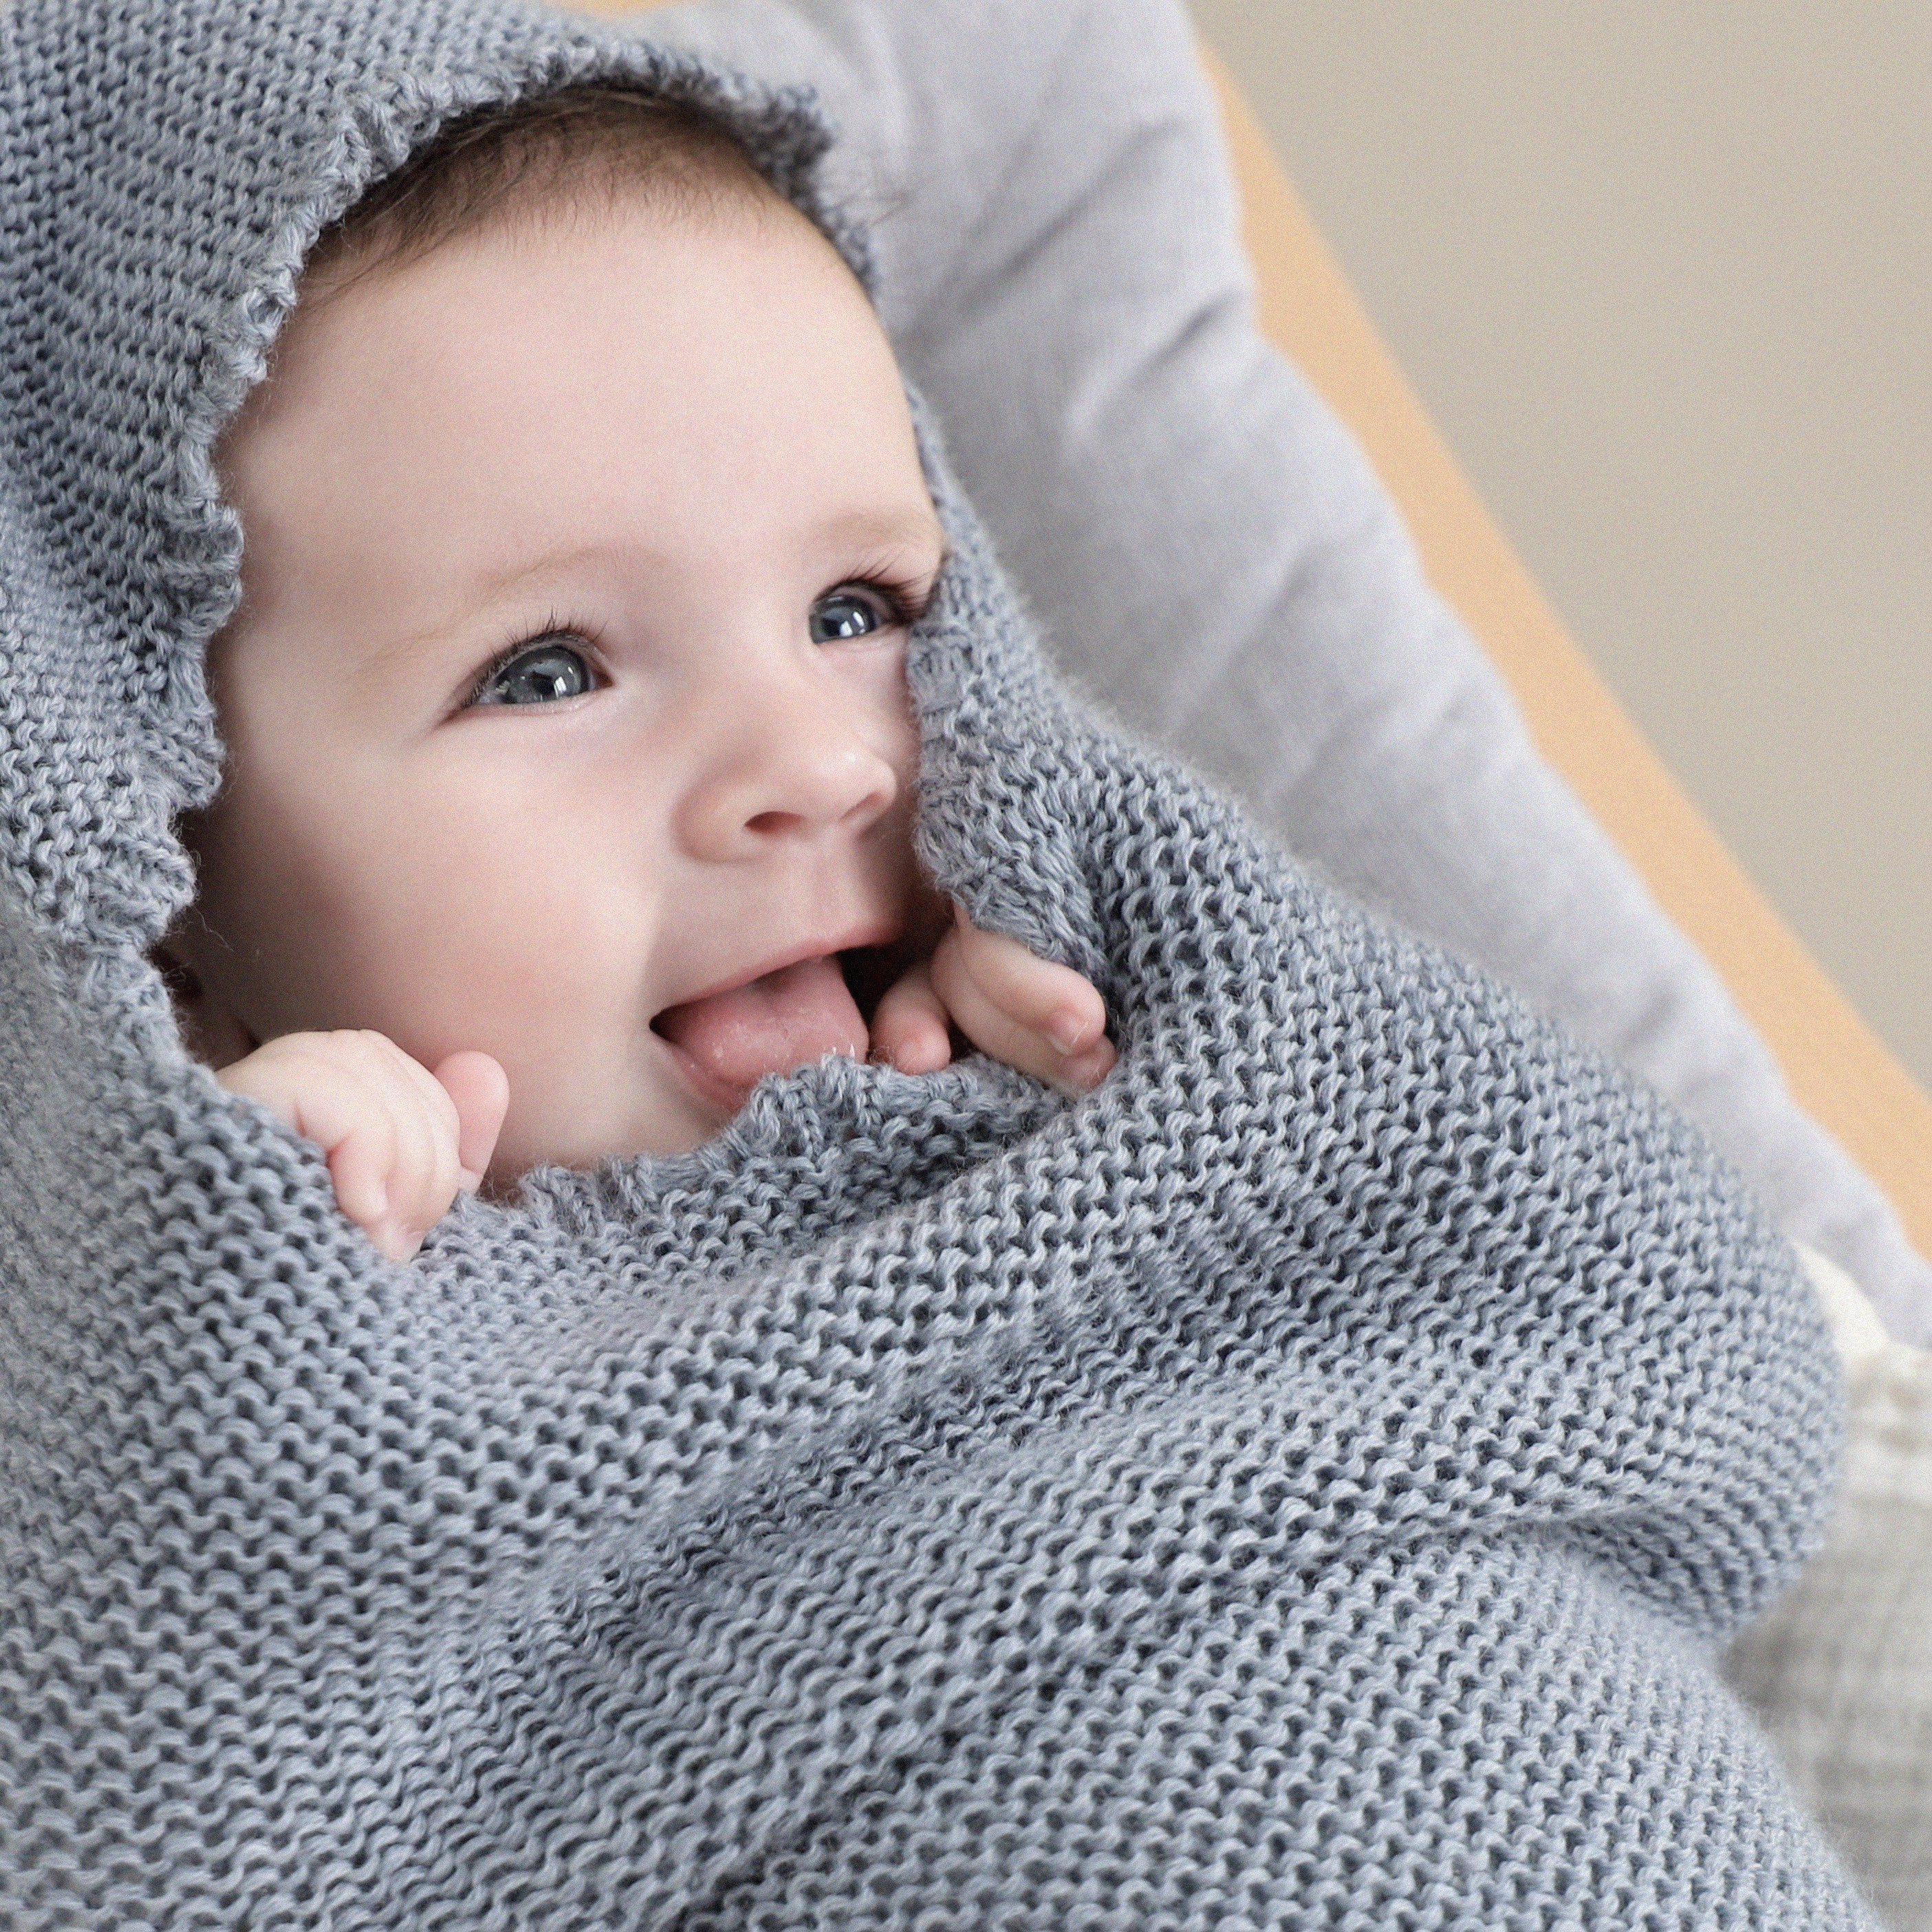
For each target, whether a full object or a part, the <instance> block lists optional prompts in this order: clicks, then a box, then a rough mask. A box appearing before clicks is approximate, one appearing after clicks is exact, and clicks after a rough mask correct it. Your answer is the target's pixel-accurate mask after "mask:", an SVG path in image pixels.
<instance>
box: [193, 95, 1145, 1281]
mask: <svg viewBox="0 0 1932 1932" xmlns="http://www.w3.org/2000/svg"><path fill="white" fill-rule="evenodd" d="M222 467H223V478H224V481H225V484H226V490H227V493H228V494H229V497H230V499H231V500H232V501H233V502H234V503H235V504H236V505H237V507H238V508H239V511H240V513H241V516H242V522H243V524H244V527H245V532H246V535H247V547H246V550H245V562H244V566H243V598H242V604H241V606H240V608H239V612H238V613H237V614H236V616H235V618H234V619H233V621H232V622H230V623H229V625H228V626H227V628H226V631H224V633H223V635H222V636H221V637H220V638H219V639H218V640H217V643H216V645H215V647H214V650H213V652H212V653H211V664H210V676H211V682H212V685H213V689H214V695H215V697H216V700H217V706H218V709H219V712H220V718H221V721H222V725H223V732H224V735H225V737H226V744H227V747H228V751H229V766H228V769H227V774H226V782H225V784H224V785H223V790H222V792H221V793H220V797H219V798H218V799H217V802H215V803H214V805H213V806H212V807H211V808H209V809H208V811H205V813H203V814H200V815H199V817H197V818H196V820H194V821H193V823H191V824H190V826H188V827H187V837H188V843H189V844H190V847H191V849H192V850H193V852H194V853H195V854H196V859H197V860H198V867H199V871H198V877H199V898H198V901H197V902H196V905H195V907H194V908H193V911H192V913H191V914H190V916H189V917H188V918H187V919H185V920H184V921H183V922H181V923H180V925H179V926H178V928H177V929H176V931H175V932H174V934H173V935H172V937H171V939H170V941H169V945H168V947H167V948H166V956H167V963H168V964H169V966H170V967H171V968H172V977H173V983H174V984H175V986H176V988H177V989H178V994H179V997H180V1003H181V1007H182V1010H183V1013H184V1020H185V1022H186V1024H187V1028H188V1031H189V1034H190V1039H191V1040H193V1043H195V1044H196V1046H197V1048H198V1049H199V1051H200V1052H202V1054H203V1055H205V1057H206V1058H208V1059H209V1060H210V1061H211V1062H212V1063H213V1064H214V1065H215V1066H216V1067H217V1068H218V1069H219V1070H220V1079H221V1081H222V1083H223V1085H225V1086H226V1087H228V1088H229V1089H231V1090H232V1091H235V1092H236V1093H239V1094H247V1095H249V1096H251V1097H254V1099H256V1100H259V1101H261V1102H263V1103H265V1104H266V1105H267V1106H269V1108H270V1109H272V1110H273V1111H274V1112H275V1113H277V1114H278V1115H280V1116H281V1118H282V1119H283V1120H284V1121H285V1122H286V1123H287V1124H288V1125H289V1126H290V1127H292V1128H293V1129H294V1130H296V1131H298V1132H299V1133H302V1134H304V1135H305V1136H308V1137H310V1138H311V1139H314V1141H316V1142H319V1143H320V1145H321V1146H322V1147H323V1149H324V1150H325V1151H326V1153H327V1154H328V1157H329V1167H330V1171H331V1175H332V1179H333V1181H334V1183H335V1189H336V1192H337V1195H338V1199H339V1201H340V1202H341V1206H342V1208H343V1209H344V1211H345V1213H347V1214H348V1215H349V1216H350V1218H351V1219H352V1220H354V1221H356V1223H359V1225H360V1226H362V1227H363V1228H364V1229H366V1230H367V1231H368V1233H369V1235H371V1238H373V1239H374V1241H376V1243H377V1245H378V1247H380V1248H381V1249H382V1250H383V1252H384V1253H386V1254H387V1255H389V1256H392V1257H394V1258H398V1259H401V1258H404V1257H407V1256H409V1255H410V1254H413V1253H414V1252H415V1250H416V1248H417V1247H418V1246H419V1244H420V1243H421V1241H422V1238H423V1236H424V1235H425V1232H426V1231H427V1230H428V1229H429V1228H430V1227H431V1226H432V1225H433V1224H434V1223H435V1222H436V1221H437V1220H438V1219H439V1218H440V1217H441V1215H442V1214H443V1213H444V1212H445V1211H446V1209H447V1208H449V1205H450V1204H451V1202H452V1199H454V1197H455V1194H456V1193H457V1192H458V1190H459V1188H467V1189H474V1188H475V1187H478V1185H480V1184H484V1182H486V1181H487V1182H489V1183H492V1184H497V1185H499V1186H500V1185H502V1184H507V1183H508V1182H509V1181H512V1180H513V1179H514V1178H515V1177H516V1176H517V1175H520V1174H522V1173H523V1172H526V1171H527V1170H528V1169H531V1168H532V1167H535V1166H538V1165H540V1164H545V1163H561V1164H565V1165H572V1166H588V1165H590V1164H592V1163H595V1162H596V1161H598V1160H600V1159H602V1158H604V1157H608V1156H616V1155H630V1154H676V1153H680V1152H683V1151H687V1150H688V1149H690V1148H693V1147H694V1146H696V1145H698V1144H699V1143H700V1142H702V1141H703V1140H705V1139H708V1138H709V1136H711V1135H712V1134H713V1133H715V1132H716V1131H717V1130H718V1129H719V1128H720V1127H722V1126H723V1125H724V1124H725V1123H726V1122H727V1121H728V1120H730V1118H731V1117H732V1116H733V1114H735V1113H736V1112H737V1110H738V1109H739V1107H740V1106H742V1104H743V1103H744V1101H745V1098H746V1097H747V1096H748V1094H749V1092H750V1091H751V1088H752V1087H753V1086H754V1085H755V1084H756V1083H757V1082H758V1081H759V1080H760V1079H762V1078H763V1077H764V1076H766V1075H769V1074H772V1073H783V1072H785V1071H787V1070H790V1069H792V1068H793V1067H798V1066H800V1065H802V1064H805V1063H807V1062H809V1061H813V1060H815V1059H817V1058H820V1057H821V1056H823V1055H827V1054H847V1055H856V1056H859V1057H864V1056H865V1055H868V1054H869V1055H871V1056H873V1057H874V1058H881V1059H886V1060H889V1061H891V1062H892V1064H895V1066H897V1067H899V1068H900V1069H901V1070H904V1071H907V1072H912V1073H921V1072H927V1071H931V1070H935V1069H937V1068H938V1067H944V1065H946V1064H947V1063H948V1061H950V1058H951V1057H952V1053H953V1043H954V1040H955V1037H956V1036H959V1037H963V1038H964V1039H965V1040H967V1041H969V1042H971V1043H972V1044H973V1045H974V1046H977V1047H979V1048H980V1049H983V1051H984V1052H986V1053H988V1054H989V1055H994V1056H995V1057H997V1058H999V1059H1001V1060H1004V1061H1007V1062H1009V1063H1010V1064H1012V1065H1013V1066H1014V1067H1018V1068H1020V1069H1022V1070H1024V1071H1025V1072H1027V1073H1031V1074H1033V1075H1035V1076H1037V1077H1039V1078H1040V1079H1043V1080H1046V1081H1049V1082H1053V1083H1055V1084H1056V1085H1060V1086H1061V1087H1063V1088H1066V1089H1067V1090H1069V1091H1085V1090H1086V1089H1088V1088H1091V1087H1092V1086H1094V1085H1095V1084H1097V1082H1099V1081H1100V1079H1101V1078H1102V1077H1103V1076H1104V1075H1105V1073H1106V1071H1107V1070H1108V1069H1109V1067H1110V1066H1111V1065H1112V1062H1113V1057H1114V1049H1113V1047H1112V1045H1111V1044H1110V1043H1109V1041H1108V1040H1107V1038H1106V1034H1105V1031H1104V1022H1105V1016H1104V1013H1103V1008H1102V1004H1101V1001H1100V995H1099V994H1098V993H1097V992H1096V991H1095V989H1094V987H1093V986H1091V984H1089V983H1088V982H1087V981H1086V980H1084V979H1083V978H1082V977H1080V976H1079V974H1076V973H1075V972H1073V971H1071V970H1070V969H1069V968H1066V967H1064V966H1060V965H1054V964H1052V963H1049V962H1046V961H1044V960H1041V959H1037V958H1035V957H1034V956H1032V955H1031V954H1030V953H1028V952H1027V951H1025V950H1024V949H1023V948H1022V947H1020V946H1019V945H1018V944H1016V943H1015V942H1014V941H1012V940H1010V939H1007V938H1004V937H1001V936H999V935H993V934H990V933H987V932H982V931H980V930H979V929H977V928H976V927H974V926H973V925H971V923H970V922H967V921H966V920H965V919H964V918H963V917H962V916H953V915H952V914H950V913H949V910H948V909H947V907H946V906H945V905H944V903H943V902H941V901H940V900H939V899H938V897H937V896H936V895H935V893H934V892H932V889H931V888H930V887H929V886H928V885H927V884H926V883H925V882H924V881H923V880H922V877H921V875H920V871H919V866H918V865H917V863H916V860H915V858H914V856H913V846H912V838H911V829H912V814H913V798H914V792H915V784H916V767H917V761H918V749H919V747H918V742H917V738H916V732H915V730H914V727H913V723H912V721H911V718H910V714H909V710H908V705H907V692H906V688H905V676H904V656H905V645H906V637H907V628H908V626H909V625H910V624H911V623H912V622H913V621H914V620H915V619H916V618H917V617H918V616H919V615H920V613H921V612H922V610H923V609H924V607H925V606H926V602H927V601H928V599H929V597H930V596H931V595H932V590H933V588H934V585H935V580H936V579H937V577H938V574H939V571H940V568H941V565H942V562H943V561H944V550H945V546H944V539H943V537H942V534H941V528H940V525H939V522H938V517H937V516H936V514H935V511H934V508H933V505H932V499H931V496H930V495H929V491H928V490H927V487H926V482H925V480H924V478H923V476H922V472H921V469H920V465H919V456H918V453H917V450H916V446H915V442H914V437H913V427H912V423H911V419H910V413H909V410H908V408H907V401H906V398H905V394H904V389H903V387H902V386H901V380H900V377H899V374H898V369H897V368H896V366H895V362H894V360H893V356H892V350H891V349H890V347H889V345H888V344H887V342H886V338H885V336H884V335H883V332H882V330H881V329H880V326H879V324H878V323H877V320H875V319H874V315H873V313H872V311H871V306H870V305H869V303H868V300H867V298H866V296H865V293H864V291H863V290H862V288H861V287H860V286H859V283H858V281H856V278H855V277H854V276H853V273H852V272H851V271H850V269H849V268H847V266H846V264H845V263H844V261H843V260H841V257H839V255H838V253H837V251H835V249H834V248H832V245H830V243H829V242H827V241H826V239H825V237H824V236H823V235H821V234H820V233H819V231H818V230H817V229H816V228H815V227H814V226H813V225H812V224H811V222H810V221H809V220H808V219H807V218H806V217H805V216H804V215H803V214H801V213H800V212H799V211H798V210H797V209H796V208H794V207H793V205H791V203H790V202H788V201H787V200H785V199H784V198H783V197H782V196H780V195H778V193H776V192H775V190H773V189H772V188H771V187H769V185H768V184H766V182H765V181H764V180H763V178H762V177H761V176H760V175H758V174H757V172H756V171H755V169H754V168H753V166H752V165H751V163H750V161H749V160H748V159H747V158H746V157H745V155H744V154H743V152H742V149H741V148H739V146H738V145H736V142H735V141H734V140H733V138H732V137H731V136H730V135H729V134H728V133H726V132H724V130H722V129H721V127H718V126H716V125H715V124H713V123H712V122H711V121H709V120H708V119H707V118H705V117H704V116H703V115H701V114H700V113H698V112H697V110H691V109H688V108H684V107H677V106H675V105H670V104H666V103H665V102H664V101H661V100H657V99H653V98H650V97H649V96H646V95H641V94H639V95H628V94H626V93H625V92H624V91H622V89H613V88H610V87H603V88H598V89H588V90H580V91H578V92H574V93H571V94H566V95H561V96H558V97H555V98H550V99H547V100H546V101H544V102H543V103H542V104H541V106H540V107H537V108H535V109H531V108H524V109H521V110H517V109H508V110H496V111H493V112H492V113H489V114H487V115H484V116H482V117H481V118H472V120H470V121H468V122H466V123H464V124H459V126H458V128H457V130H455V132H454V133H452V134H447V135H446V136H444V137H443V139H441V140H440V142H438V143H437V145H435V146H434V148H432V149H431V150H430V151H428V152H427V153H426V154H424V155H422V156H421V157H419V158H418V159H417V160H416V161H415V162H413V163H412V164H411V165H410V167H409V168H408V169H407V170H406V171H405V172H404V173H403V174H401V175H398V176H397V177H395V178H392V179H391V180H390V181H388V182H386V183H385V184H383V186H382V187H380V188H379V189H378V190H377V193H375V194H374V196H371V197H370V198H369V199H368V200H366V201H365V202H364V203H363V204H362V205H360V206H359V207H358V208H356V209H355V210H354V211H352V213H351V214H350V217H348V219H347V220H346V222H344V223H342V224H340V225H338V228H337V229H335V230H334V231H332V233H330V234H329V236H326V237H325V239H324V241H323V245H321V247H320V248H319V249H318V250H317V251H316V254H315V255H314V257H312V258H311V262H310V264H309V266H308V270H307V273H306V275H305V281H304V284H303V289H302V297H301V301H300V305H299V308H298V309H297V310H296V314H295V315H294V317H293V320H292V321H291V323H290V325H289V326H288V327H287V329H286V330H285V331H284V333H283V335H282V336H281V340H280V341H279V344H278V348H277V350H276V356H275V365H274V367H273V370H272V374H271V375H270V377H269V380H267V381H266V383H263V385H262V386H260V388H259V389H257V391H256V392H254V395H253V396H252V398H251V400H250V401H249V402H248V405H247V407H245V410H243V412H242V414H241V416H239V419H237V420H236V422H235V423H234V424H233V427H232V428H231V429H230V431H229V434H228V435H227V437H226V440H225V443H224V444H223V450H222Z"/></svg>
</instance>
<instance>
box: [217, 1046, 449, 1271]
mask: <svg viewBox="0 0 1932 1932" xmlns="http://www.w3.org/2000/svg"><path fill="white" fill-rule="evenodd" d="M216 1078H217V1079H218V1080H219V1081H220V1083H221V1084H222V1085H223V1086H224V1087H226V1088H228V1089H229V1091H230V1092H233V1093H237V1094H247V1095H248V1097H250V1098H251V1099H253V1100H259V1101H260V1102H261V1103H263V1105H264V1106H266V1107H268V1108H269V1109H270V1111H271V1112H273V1113H275V1115H277V1116H278V1118H280V1119H281V1121H283V1122H284V1124H286V1125H287V1126H288V1127H291V1128H293V1130H295V1132H296V1133H299V1134H300V1135H302V1136H303V1137H304V1138H305V1139H308V1140H311V1141H313V1142H315V1143H316V1145H317V1146H318V1147H320V1148H321V1150H322V1151H323V1155H324V1157H326V1160H327V1161H328V1163H329V1178H330V1180H331V1181H332V1183H333V1184H334V1186H335V1198H336V1201H337V1203H338V1205H339V1206H340V1207H341V1209H342V1211H343V1213H344V1214H345V1215H347V1217H348V1218H349V1219H350V1220H352V1221H353V1222H354V1223H356V1226H358V1227H359V1228H361V1229H362V1231H363V1232H365V1234H366V1235H368V1237H369V1238H370V1239H371V1241H374V1243H375V1244H376V1246H377V1247H378V1248H379V1249H380V1250H381V1251H382V1252H383V1254H384V1255H385V1256H387V1257H388V1258H389V1259H391V1260H392V1261H406V1260H407V1259H409V1257H410V1256H411V1255H413V1254H414V1253H416V1250H417V1249H418V1248H419V1247H421V1246H422V1238H423V1236H424V1235H425V1233H427V1232H428V1230H429V1229H430V1228H431V1226H434V1223H436V1222H437V1220H440V1218H441V1217H442V1216H443V1214H444V1213H445V1212H446V1211H447V1209H448V1208H449V1204H450V1202H451V1201H452V1200H453V1199H455V1193H456V1186H457V1173H458V1169H457V1145H456V1143H457V1119H456V1109H455V1103H453V1102H452V1100H451V1098H450V1097H449V1094H447V1093H446V1092H445V1091H444V1090H443V1088H442V1087H441V1086H440V1085H438V1083H437V1082H436V1080H435V1079H434V1078H433V1077H432V1076H431V1074H430V1073H429V1071H428V1069H427V1068H425V1067H422V1066H421V1065H419V1064H418V1063H417V1062H416V1061H413V1060H412V1059H411V1058H410V1056H409V1055H407V1054H406V1053H404V1052H403V1050H402V1049H401V1048H400V1047H399V1046H397V1045H396V1044H395V1042H394V1041H392V1040H388V1039H386V1038H385V1037H383V1035H382V1034H376V1033H368V1032H360V1031H339V1032H334V1033H311V1034H285V1035H284V1036H282V1037H281V1038H279V1039H277V1040H270V1041H269V1043H267V1044H266V1046H262V1047H260V1048H258V1049H257V1050H256V1051H255V1052H254V1053H251V1054H249V1055H247V1056H246V1057H245V1058H243V1059H242V1060H239V1061H236V1062H235V1063H234V1064H233V1065H232V1066H229V1067H224V1068H223V1070H221V1072H220V1073H218V1074H217V1076H216Z"/></svg>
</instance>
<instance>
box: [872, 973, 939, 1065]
mask: <svg viewBox="0 0 1932 1932" xmlns="http://www.w3.org/2000/svg"><path fill="white" fill-rule="evenodd" d="M872 1058H874V1060H883V1061H889V1062H890V1063H891V1064H892V1065H893V1066H894V1067H897V1068H898V1070H899V1071H900V1072H901V1073H938V1070H940V1068H941V1067H945V1066H947V1065H949V1064H950V1063H951V1061H952V1058H953V1035H952V1031H951V1029H950V1027H949V1025H948V1024H947V1017H946V1007H945V1004H944V1002H943V1001H941V998H940V997H939V995H938V993H937V992H935V991H934V990H933V985H932V969H931V966H930V964H929V962H927V961H926V960H923V959H922V960H920V961H919V962H918V963H917V965H913V966H910V967H908V968H907V969H906V971H904V973H902V974H901V975H900V976H899V977H898V979H896V980H894V981H893V982H892V985H891V986H889V988H887V989H886V995H885V997H884V998H883V999H882V1000H880V1002H879V1004H878V1010H877V1012H875V1013H874V1014H873V1016H872Z"/></svg>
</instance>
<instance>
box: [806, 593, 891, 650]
mask: <svg viewBox="0 0 1932 1932" xmlns="http://www.w3.org/2000/svg"><path fill="white" fill-rule="evenodd" d="M896 622H898V615H897V613H892V614H890V615H888V614H887V613H886V611H885V610H883V608H882V607H881V605H880V601H879V599H878V598H877V597H876V596H875V595H872V594H871V593H870V592H866V591H863V590H858V589H839V590H828V591H827V592H826V593H825V595H823V597H821V598H820V599H819V600H818V601H817V603H816V604H813V606H812V607H811V641H812V642H813V643H814V644H835V643H842V642H844V640H846V639H847V638H849V637H870V636H871V634H872V633H873V632H874V631H883V629H884V628H886V625H888V624H893V623H896Z"/></svg>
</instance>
